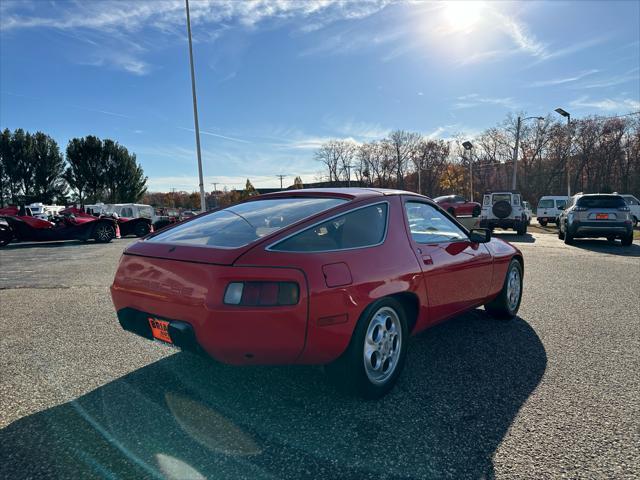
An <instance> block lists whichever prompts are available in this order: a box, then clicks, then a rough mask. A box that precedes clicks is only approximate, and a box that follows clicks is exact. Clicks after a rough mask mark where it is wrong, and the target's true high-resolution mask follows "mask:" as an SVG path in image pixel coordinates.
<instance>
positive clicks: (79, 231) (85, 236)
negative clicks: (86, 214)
mask: <svg viewBox="0 0 640 480" xmlns="http://www.w3.org/2000/svg"><path fill="white" fill-rule="evenodd" d="M0 219H2V220H4V222H3V224H2V225H0V247H4V246H5V245H7V244H9V243H10V242H12V241H16V242H51V241H56V240H85V241H87V240H95V241H96V242H98V243H108V242H110V241H111V240H112V239H114V238H116V237H117V236H119V235H120V232H119V229H118V224H117V223H116V221H115V220H113V219H111V218H93V219H91V220H86V221H85V220H79V219H77V218H76V217H75V216H74V215H64V216H59V217H56V221H55V222H50V221H47V220H42V219H40V218H35V217H33V216H31V215H30V212H28V211H26V209H24V208H18V207H7V208H3V209H0ZM5 224H6V225H5Z"/></svg>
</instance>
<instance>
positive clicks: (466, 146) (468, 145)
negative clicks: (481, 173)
mask: <svg viewBox="0 0 640 480" xmlns="http://www.w3.org/2000/svg"><path fill="white" fill-rule="evenodd" d="M462 146H463V147H464V151H463V153H466V152H469V158H468V160H469V190H470V195H469V200H470V201H472V202H473V153H472V151H471V149H472V148H473V145H472V144H471V142H469V141H466V142H462ZM465 157H466V155H465ZM465 160H466V158H465Z"/></svg>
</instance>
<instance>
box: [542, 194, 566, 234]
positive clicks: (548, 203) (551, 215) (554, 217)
mask: <svg viewBox="0 0 640 480" xmlns="http://www.w3.org/2000/svg"><path fill="white" fill-rule="evenodd" d="M568 199H569V197H567V196H562V195H558V196H553V195H547V196H544V197H542V198H541V199H540V200H539V201H538V208H537V209H536V216H537V217H538V223H539V224H540V225H542V226H543V227H546V226H547V224H548V223H554V224H556V225H557V224H558V217H559V216H560V212H561V211H562V209H563V208H564V207H565V205H566V204H567V200H568Z"/></svg>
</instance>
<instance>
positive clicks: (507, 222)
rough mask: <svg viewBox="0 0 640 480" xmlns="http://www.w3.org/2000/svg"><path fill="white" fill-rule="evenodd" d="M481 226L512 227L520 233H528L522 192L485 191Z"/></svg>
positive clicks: (491, 227) (490, 227) (490, 228)
mask: <svg viewBox="0 0 640 480" xmlns="http://www.w3.org/2000/svg"><path fill="white" fill-rule="evenodd" d="M480 228H488V229H489V230H493V229H494V228H503V229H512V230H515V231H516V232H517V233H518V235H524V234H526V233H527V218H526V214H525V212H524V208H523V206H522V199H521V197H520V193H518V192H515V191H504V192H485V194H484V197H483V199H482V211H481V212H480Z"/></svg>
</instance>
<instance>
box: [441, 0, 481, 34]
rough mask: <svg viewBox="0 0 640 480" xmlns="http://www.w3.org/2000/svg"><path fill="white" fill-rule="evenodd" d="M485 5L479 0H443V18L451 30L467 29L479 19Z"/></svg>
mask: <svg viewBox="0 0 640 480" xmlns="http://www.w3.org/2000/svg"><path fill="white" fill-rule="evenodd" d="M486 6H487V4H486V2H483V1H481V0H476V1H474V0H469V1H467V0H460V1H456V0H450V1H447V2H444V18H445V20H446V21H447V23H448V24H449V27H450V28H451V29H452V30H468V29H470V28H472V27H473V26H474V25H475V24H476V23H478V22H479V21H480V20H481V18H482V14H483V10H484V9H485V8H486Z"/></svg>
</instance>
